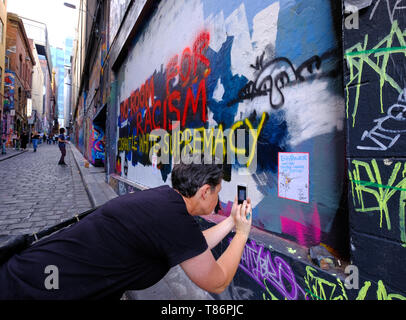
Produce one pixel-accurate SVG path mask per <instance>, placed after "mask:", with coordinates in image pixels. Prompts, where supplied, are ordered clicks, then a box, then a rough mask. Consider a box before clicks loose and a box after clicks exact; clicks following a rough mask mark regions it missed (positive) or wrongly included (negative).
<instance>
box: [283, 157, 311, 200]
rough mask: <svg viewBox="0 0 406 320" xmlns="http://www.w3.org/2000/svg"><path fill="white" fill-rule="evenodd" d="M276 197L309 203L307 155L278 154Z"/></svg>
mask: <svg viewBox="0 0 406 320" xmlns="http://www.w3.org/2000/svg"><path fill="white" fill-rule="evenodd" d="M278 197H280V198H285V199H289V200H295V201H299V202H304V203H309V153H302V152H298V153H294V152H279V153H278Z"/></svg>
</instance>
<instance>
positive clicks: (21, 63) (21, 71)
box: [19, 54, 23, 77]
mask: <svg viewBox="0 0 406 320" xmlns="http://www.w3.org/2000/svg"><path fill="white" fill-rule="evenodd" d="M19 71H20V77H22V76H23V56H22V55H21V54H20V70H19Z"/></svg>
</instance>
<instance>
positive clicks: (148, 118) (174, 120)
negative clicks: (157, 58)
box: [118, 31, 268, 171]
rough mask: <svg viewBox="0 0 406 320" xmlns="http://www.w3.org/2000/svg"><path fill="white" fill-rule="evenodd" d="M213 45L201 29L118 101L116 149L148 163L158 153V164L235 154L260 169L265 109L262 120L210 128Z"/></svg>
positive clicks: (229, 157)
mask: <svg viewBox="0 0 406 320" xmlns="http://www.w3.org/2000/svg"><path fill="white" fill-rule="evenodd" d="M209 43H210V34H209V33H208V32H207V31H203V32H201V33H200V34H199V35H198V36H197V38H196V39H195V41H194V43H193V46H192V48H189V47H186V48H185V49H184V50H183V52H182V54H181V56H180V58H179V55H178V54H176V55H175V56H174V57H172V58H171V59H169V62H168V63H167V65H166V67H165V69H164V72H163V71H161V72H160V73H157V72H155V73H154V74H153V75H152V76H151V77H150V79H148V80H146V82H145V83H144V84H143V85H142V86H141V87H140V88H138V89H136V90H135V91H133V92H132V93H131V95H130V96H129V97H128V98H126V99H125V100H124V101H122V102H121V103H120V116H119V139H118V151H119V152H123V151H124V152H126V156H127V158H128V160H130V159H132V162H133V164H134V165H135V163H136V162H138V161H140V162H141V163H143V164H145V165H147V164H150V163H152V159H156V157H158V162H157V164H159V163H161V164H165V165H166V164H169V163H170V161H171V159H170V158H171V157H170V156H173V157H174V158H175V162H176V159H179V157H182V156H183V155H195V154H201V153H204V154H205V155H208V154H211V155H213V156H214V155H216V157H217V158H219V159H221V163H224V162H225V161H227V162H228V163H229V164H234V155H237V157H238V163H239V164H240V165H244V166H246V167H249V170H250V171H252V170H255V169H256V145H257V142H258V136H259V134H260V133H261V130H262V127H263V125H264V123H265V121H266V120H267V116H268V115H267V114H266V113H263V114H262V116H261V118H260V120H259V121H258V120H253V119H252V118H250V119H248V118H247V119H245V120H240V121H237V122H236V123H234V124H233V125H232V126H231V128H229V129H227V130H223V125H222V124H219V126H218V127H217V128H207V126H208V123H207V120H208V115H207V113H208V111H207V93H206V80H207V77H208V76H209V75H210V72H211V69H210V61H209V59H208V58H207V57H206V56H205V52H206V50H207V49H208V46H209ZM162 69H163V68H162ZM254 121H255V123H254ZM254 127H256V129H254ZM235 140H237V142H235ZM130 152H131V154H132V156H131V155H130V156H129V153H130ZM226 158H227V160H226ZM182 160H183V158H182ZM154 161H155V160H154ZM157 167H158V168H162V167H160V166H159V165H158V166H157Z"/></svg>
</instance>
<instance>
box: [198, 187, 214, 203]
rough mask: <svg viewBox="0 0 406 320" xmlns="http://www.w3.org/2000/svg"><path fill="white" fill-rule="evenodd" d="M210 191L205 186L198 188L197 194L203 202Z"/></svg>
mask: <svg viewBox="0 0 406 320" xmlns="http://www.w3.org/2000/svg"><path fill="white" fill-rule="evenodd" d="M210 190H211V188H210V186H209V185H208V184H205V185H203V186H201V187H200V189H199V192H200V196H201V197H202V198H203V200H206V198H207V196H208V195H209V193H210Z"/></svg>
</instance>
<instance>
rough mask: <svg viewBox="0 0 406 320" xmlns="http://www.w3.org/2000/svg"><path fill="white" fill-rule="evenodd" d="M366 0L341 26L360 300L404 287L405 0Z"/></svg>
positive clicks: (353, 255) (353, 243)
mask: <svg viewBox="0 0 406 320" xmlns="http://www.w3.org/2000/svg"><path fill="white" fill-rule="evenodd" d="M369 2H370V4H368V5H367V6H366V7H365V8H364V9H363V11H362V12H363V14H359V29H358V30H357V32H355V33H354V32H352V31H350V30H344V58H345V62H346V63H345V64H344V75H345V76H344V86H345V90H344V91H345V101H346V117H347V128H348V138H347V140H348V141H347V146H348V148H347V150H348V162H347V163H348V179H349V185H348V195H349V209H350V210H349V217H350V220H349V221H350V230H351V232H350V247H351V260H352V261H353V263H354V264H356V265H357V266H358V268H359V270H360V274H361V275H362V276H364V277H365V278H367V280H366V281H364V283H363V287H362V288H361V289H360V291H359V296H358V298H363V297H364V296H365V293H366V292H368V293H370V292H371V291H373V292H375V299H404V296H403V295H401V296H399V295H397V294H396V293H395V294H392V293H389V291H390V290H388V289H387V287H388V286H389V287H391V288H396V289H398V290H400V291H402V290H403V289H404V288H405V287H406V276H405V275H404V273H403V272H402V271H401V269H400V267H398V266H399V265H402V263H401V261H404V260H405V257H406V251H405V250H406V227H405V200H406V193H405V192H406V178H405V177H406V167H405V161H404V150H405V146H406V141H405V139H404V132H405V124H406V122H405V120H406V118H405V117H406V96H405V94H406V90H405V85H406V82H405V76H406V64H405V57H406V16H405V8H406V6H405V2H404V1H403V0H394V1H389V0H372V1H369ZM373 25H379V28H378V29H375V28H374V27H373ZM371 279H373V280H374V281H375V284H377V288H374V289H372V287H373V286H374V285H373V284H372V285H371V281H370V280H371Z"/></svg>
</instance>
